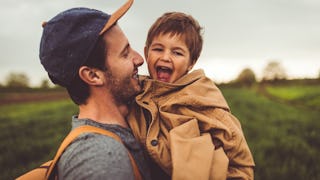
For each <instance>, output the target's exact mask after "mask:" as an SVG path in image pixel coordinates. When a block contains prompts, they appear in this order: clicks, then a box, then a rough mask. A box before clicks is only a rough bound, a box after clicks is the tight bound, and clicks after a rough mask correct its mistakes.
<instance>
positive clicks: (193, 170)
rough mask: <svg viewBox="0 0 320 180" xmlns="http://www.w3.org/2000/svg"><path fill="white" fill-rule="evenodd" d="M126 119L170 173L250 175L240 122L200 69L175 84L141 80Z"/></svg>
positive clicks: (250, 160)
mask: <svg viewBox="0 0 320 180" xmlns="http://www.w3.org/2000/svg"><path fill="white" fill-rule="evenodd" d="M142 83H143V92H142V93H141V94H139V95H138V96H137V97H136V102H135V103H134V104H133V106H132V109H131V111H130V114H129V116H128V123H129V125H130V127H131V129H132V131H133V133H134V135H135V136H136V138H137V139H139V140H140V142H141V143H142V144H144V145H145V148H146V149H147V151H148V153H149V155H150V156H151V157H152V158H153V159H154V161H155V162H156V163H158V165H160V167H161V168H162V169H163V170H164V171H165V172H166V173H167V174H169V175H171V176H172V179H226V178H237V179H254V175H253V167H254V161H253V157H252V154H251V152H250V149H249V147H248V145H247V142H246V140H245V137H244V135H243V132H242V129H241V125H240V122H239V121H238V119H237V118H236V117H234V116H233V115H232V114H231V113H230V109H229V107H228V104H227V102H226V101H225V99H224V97H223V95H222V93H221V92H220V90H219V89H218V88H217V87H216V86H215V84H214V83H213V82H212V81H211V80H210V79H209V78H207V77H205V75H204V72H203V71H202V70H196V71H193V72H191V73H189V74H187V75H185V76H183V77H182V78H180V79H179V80H177V81H176V82H175V83H174V84H170V83H164V82H159V81H155V80H152V79H148V78H146V77H144V78H143V80H142Z"/></svg>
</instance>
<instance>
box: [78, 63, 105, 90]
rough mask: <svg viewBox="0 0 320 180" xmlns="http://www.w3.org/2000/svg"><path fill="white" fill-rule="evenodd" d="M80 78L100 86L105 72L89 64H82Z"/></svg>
mask: <svg viewBox="0 0 320 180" xmlns="http://www.w3.org/2000/svg"><path fill="white" fill-rule="evenodd" d="M79 76H80V78H81V79H82V80H83V81H84V82H86V83H87V84H89V85H93V86H99V85H103V78H102V76H103V73H101V72H100V71H99V70H98V69H96V68H91V67H88V66H81V67H80V68H79Z"/></svg>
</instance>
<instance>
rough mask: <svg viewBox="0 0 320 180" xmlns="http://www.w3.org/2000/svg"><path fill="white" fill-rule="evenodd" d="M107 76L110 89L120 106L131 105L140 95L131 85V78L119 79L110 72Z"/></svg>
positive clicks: (106, 73)
mask: <svg viewBox="0 0 320 180" xmlns="http://www.w3.org/2000/svg"><path fill="white" fill-rule="evenodd" d="M105 75H106V79H107V80H108V88H109V90H110V92H111V93H112V95H113V97H114V98H115V103H117V104H118V105H120V104H128V103H130V102H131V101H132V100H133V99H134V97H135V95H137V94H138V93H139V92H138V90H137V89H135V87H134V85H133V84H132V83H131V78H132V77H131V76H126V77H124V78H117V77H116V76H114V74H113V73H112V72H111V71H110V70H107V71H106V72H105Z"/></svg>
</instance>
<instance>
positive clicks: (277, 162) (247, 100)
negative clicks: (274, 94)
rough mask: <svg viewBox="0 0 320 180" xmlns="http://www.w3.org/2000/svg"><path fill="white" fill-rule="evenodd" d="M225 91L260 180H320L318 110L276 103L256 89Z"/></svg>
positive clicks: (228, 89)
mask: <svg viewBox="0 0 320 180" xmlns="http://www.w3.org/2000/svg"><path fill="white" fill-rule="evenodd" d="M222 90H223V93H224V95H225V97H226V99H227V101H228V102H229V105H230V107H231V110H232V112H233V114H234V115H235V116H236V117H238V118H239V120H240V122H241V123H242V127H243V131H244V133H245V135H246V139H247V142H248V144H249V146H250V148H251V151H252V153H253V156H254V159H255V163H256V169H255V178H256V179H259V180H264V179H282V180H285V179H288V180H289V179H290V180H291V179H309V180H311V179H314V180H316V179H320V174H319V170H320V164H319V161H320V152H319V149H320V141H319V139H320V131H319V129H320V121H319V117H320V113H319V112H318V111H308V110H306V109H300V108H296V107H294V106H290V105H288V104H283V103H278V102H274V101H271V100H269V99H268V98H266V97H264V96H262V95H260V94H257V93H256V91H253V90H248V89H241V88H226V89H222Z"/></svg>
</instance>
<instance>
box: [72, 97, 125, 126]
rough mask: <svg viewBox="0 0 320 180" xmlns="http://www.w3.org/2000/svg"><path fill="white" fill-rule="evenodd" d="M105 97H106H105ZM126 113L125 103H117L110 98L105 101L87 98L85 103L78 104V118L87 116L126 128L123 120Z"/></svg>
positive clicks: (100, 121)
mask: <svg viewBox="0 0 320 180" xmlns="http://www.w3.org/2000/svg"><path fill="white" fill-rule="evenodd" d="M105 99H107V98H105ZM127 114H128V107H127V106H126V105H117V104H116V103H114V101H113V100H112V99H110V100H108V101H106V100H104V99H103V98H101V97H100V99H98V100H97V99H94V98H89V99H88V100H87V103H86V104H84V105H80V106H79V116H78V117H79V119H82V118H88V119H91V120H93V121H97V122H99V123H103V124H117V125H120V126H122V127H125V128H127V127H128V124H127V122H126V120H125V117H126V115H127Z"/></svg>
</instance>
